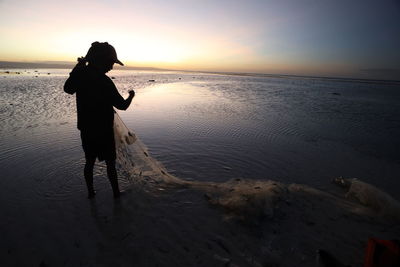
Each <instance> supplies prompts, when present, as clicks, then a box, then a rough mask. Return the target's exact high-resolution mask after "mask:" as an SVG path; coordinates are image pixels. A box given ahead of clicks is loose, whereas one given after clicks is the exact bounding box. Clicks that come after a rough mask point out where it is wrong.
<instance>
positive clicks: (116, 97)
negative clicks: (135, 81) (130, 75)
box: [112, 86, 135, 110]
mask: <svg viewBox="0 0 400 267" xmlns="http://www.w3.org/2000/svg"><path fill="white" fill-rule="evenodd" d="M134 97H135V91H133V90H130V91H129V96H128V98H127V99H124V98H123V97H122V96H121V95H120V94H119V93H118V90H117V88H116V87H115V86H114V90H113V96H112V105H113V106H114V107H116V108H117V109H120V110H126V109H128V107H129V106H130V104H131V102H132V99H133V98H134Z"/></svg>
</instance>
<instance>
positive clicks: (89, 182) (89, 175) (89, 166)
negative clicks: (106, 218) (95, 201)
mask: <svg viewBox="0 0 400 267" xmlns="http://www.w3.org/2000/svg"><path fill="white" fill-rule="evenodd" d="M95 162H96V158H95V157H90V158H88V157H86V163H85V168H84V172H83V173H84V176H85V181H86V186H87V190H88V198H93V197H94V195H96V192H95V191H94V188H93V168H94V163H95Z"/></svg>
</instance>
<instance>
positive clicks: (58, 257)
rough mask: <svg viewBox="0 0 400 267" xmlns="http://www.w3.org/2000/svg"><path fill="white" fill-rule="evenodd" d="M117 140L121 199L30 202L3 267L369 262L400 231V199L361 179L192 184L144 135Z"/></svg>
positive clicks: (14, 227) (9, 236) (11, 224)
mask: <svg viewBox="0 0 400 267" xmlns="http://www.w3.org/2000/svg"><path fill="white" fill-rule="evenodd" d="M118 140H119V142H118V143H117V144H118V162H119V173H120V177H122V178H123V179H125V178H128V179H129V181H130V183H131V184H130V186H129V187H127V189H126V191H125V194H124V195H123V196H122V197H121V199H119V200H113V199H112V196H111V191H110V190H103V191H101V190H99V191H98V194H97V195H96V197H95V199H93V200H88V199H86V198H85V193H84V192H83V191H82V192H81V194H80V197H79V198H76V199H73V200H71V201H70V202H65V201H63V200H59V201H57V200H54V199H53V200H52V201H43V202H42V206H41V207H37V206H36V207H32V209H24V210H23V211H22V212H23V214H20V218H23V217H24V216H26V217H27V218H30V217H32V216H36V217H37V220H35V221H34V222H32V221H30V223H29V225H28V224H27V223H28V222H26V221H22V220H19V221H10V220H7V219H5V220H2V221H1V224H2V229H5V225H7V227H6V229H8V231H7V232H4V231H2V233H1V235H2V236H1V240H2V241H1V246H2V248H3V249H2V251H1V253H2V255H1V257H0V258H1V265H2V266H232V267H233V266H257V267H258V266H317V265H316V251H317V250H318V249H322V250H326V251H328V252H330V253H331V254H332V255H334V256H335V257H336V258H337V260H339V261H340V262H343V263H344V264H349V265H351V266H362V263H363V260H364V250H365V246H366V244H367V240H368V238H370V237H376V238H380V239H396V238H397V239H398V238H399V237H400V227H399V219H400V209H399V207H400V205H399V203H398V202H397V201H396V200H394V199H393V198H391V197H390V196H388V195H387V194H385V193H384V192H382V191H380V190H379V189H377V188H375V187H373V186H371V185H368V184H366V183H363V182H361V181H359V180H351V179H350V180H346V181H347V182H348V183H349V184H350V186H346V188H341V187H339V186H337V185H335V184H332V185H331V186H332V188H330V190H329V192H324V191H321V190H318V189H315V188H312V187H309V186H305V185H300V184H283V183H279V182H275V181H271V180H267V179H266V180H264V181H255V180H246V179H243V178H238V179H234V180H230V181H228V182H225V183H212V182H191V181H184V180H181V179H179V178H177V177H173V176H172V175H170V174H169V173H168V172H167V170H165V169H164V168H163V167H162V166H161V165H160V163H158V162H157V161H156V160H155V159H153V158H152V157H151V155H149V153H148V151H147V150H146V147H145V146H144V145H143V143H141V141H140V139H138V140H137V141H136V142H135V143H134V144H133V145H127V144H126V143H125V142H124V138H120V139H117V141H118ZM132 159H134V160H132ZM95 185H96V181H95ZM353 185H354V186H353ZM30 210H32V212H35V214H34V215H33V214H29V211H30ZM13 212H16V211H15V210H14V211H13ZM24 213H26V214H24ZM4 215H5V217H4V218H12V216H7V212H6V213H5V214H4ZM14 217H15V216H14Z"/></svg>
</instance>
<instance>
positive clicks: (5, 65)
mask: <svg viewBox="0 0 400 267" xmlns="http://www.w3.org/2000/svg"><path fill="white" fill-rule="evenodd" d="M74 66H75V63H74V62H67V61H54V62H53V61H51V62H13V61H0V69H28V68H29V69H35V68H37V69H72V68H73V67H74ZM115 69H116V70H147V71H180V72H193V73H205V74H216V75H235V76H251V77H260V78H263V77H271V78H288V79H290V78H302V79H315V80H319V79H323V80H330V81H337V82H343V81H345V82H361V83H378V84H400V80H390V79H387V80H385V79H367V78H350V77H330V76H313V75H296V74H271V73H251V72H223V71H221V72H218V71H199V70H179V69H163V68H154V67H134V66H124V67H119V66H116V67H115Z"/></svg>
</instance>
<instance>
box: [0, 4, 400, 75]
mask: <svg viewBox="0 0 400 267" xmlns="http://www.w3.org/2000/svg"><path fill="white" fill-rule="evenodd" d="M0 36H1V42H0V60H1V61H24V62H25V61H75V59H76V58H77V57H78V56H84V55H85V54H86V52H87V49H88V48H89V46H90V44H91V43H92V42H94V41H108V42H109V43H110V44H112V45H113V46H114V47H115V48H116V50H117V53H118V57H119V58H120V60H121V61H122V62H124V63H125V64H126V65H128V66H140V67H158V68H171V69H187V70H207V71H234V72H260V73H282V74H299V75H327V76H344V77H363V78H385V79H386V78H387V79H400V1H398V0H381V1H378V0H374V1H370V0H351V1H345V0H336V1H334V0H279V1H278V0H277V1H275V0H271V1H269V0H264V1H255V0H248V1H245V0H242V1H236V0H229V1H225V0H211V1H208V0H163V1H162V0H155V1H154V0H153V1H135V0H98V1H94V0H91V1H82V0H80V1H77V0H69V1H57V0H0Z"/></svg>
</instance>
